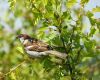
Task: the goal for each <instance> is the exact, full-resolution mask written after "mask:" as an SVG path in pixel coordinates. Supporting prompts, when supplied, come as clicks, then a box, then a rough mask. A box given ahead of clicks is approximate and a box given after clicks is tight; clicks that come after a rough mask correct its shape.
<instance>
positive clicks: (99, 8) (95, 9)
mask: <svg viewBox="0 0 100 80" xmlns="http://www.w3.org/2000/svg"><path fill="white" fill-rule="evenodd" d="M92 12H100V7H96V8H93V9H92Z"/></svg>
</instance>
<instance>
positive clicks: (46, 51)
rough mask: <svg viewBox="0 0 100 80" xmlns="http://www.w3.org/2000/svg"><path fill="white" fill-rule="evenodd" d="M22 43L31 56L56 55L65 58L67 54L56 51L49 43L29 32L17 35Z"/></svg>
mask: <svg viewBox="0 0 100 80" xmlns="http://www.w3.org/2000/svg"><path fill="white" fill-rule="evenodd" d="M16 38H18V39H19V40H20V42H21V43H22V45H23V47H24V50H25V52H26V53H28V55H29V56H31V57H41V56H45V55H50V54H51V55H55V56H57V57H59V58H62V59H65V58H66V56H67V54H66V53H61V52H59V51H56V50H54V49H53V47H51V46H50V45H49V44H47V43H45V42H43V41H41V40H38V39H36V38H32V37H30V36H29V35H27V34H19V35H17V37H16Z"/></svg>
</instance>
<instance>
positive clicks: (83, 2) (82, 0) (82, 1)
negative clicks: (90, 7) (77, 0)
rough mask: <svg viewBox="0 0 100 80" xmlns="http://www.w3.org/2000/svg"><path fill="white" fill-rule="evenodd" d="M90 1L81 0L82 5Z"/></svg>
mask: <svg viewBox="0 0 100 80" xmlns="http://www.w3.org/2000/svg"><path fill="white" fill-rule="evenodd" d="M88 2H89V0H81V4H82V5H84V4H86V3H88Z"/></svg>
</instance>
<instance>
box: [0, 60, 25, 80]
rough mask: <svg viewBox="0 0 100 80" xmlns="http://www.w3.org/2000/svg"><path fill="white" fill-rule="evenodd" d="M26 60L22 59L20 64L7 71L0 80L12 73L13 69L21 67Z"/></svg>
mask: <svg viewBox="0 0 100 80" xmlns="http://www.w3.org/2000/svg"><path fill="white" fill-rule="evenodd" d="M24 62H25V60H24V61H22V62H21V63H20V64H18V65H17V66H15V67H14V68H12V69H10V71H9V72H7V73H6V74H4V75H3V76H2V77H0V80H1V79H3V78H5V77H6V76H7V75H9V74H10V73H12V72H13V71H15V70H16V69H17V68H18V67H20V66H21V65H22V64H23V63H24Z"/></svg>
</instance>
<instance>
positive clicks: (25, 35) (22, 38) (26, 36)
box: [16, 34, 31, 42]
mask: <svg viewBox="0 0 100 80" xmlns="http://www.w3.org/2000/svg"><path fill="white" fill-rule="evenodd" d="M16 38H18V39H20V41H21V42H24V40H26V39H30V38H31V37H30V36H29V35H27V34H20V35H18V36H17V37H16Z"/></svg>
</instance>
